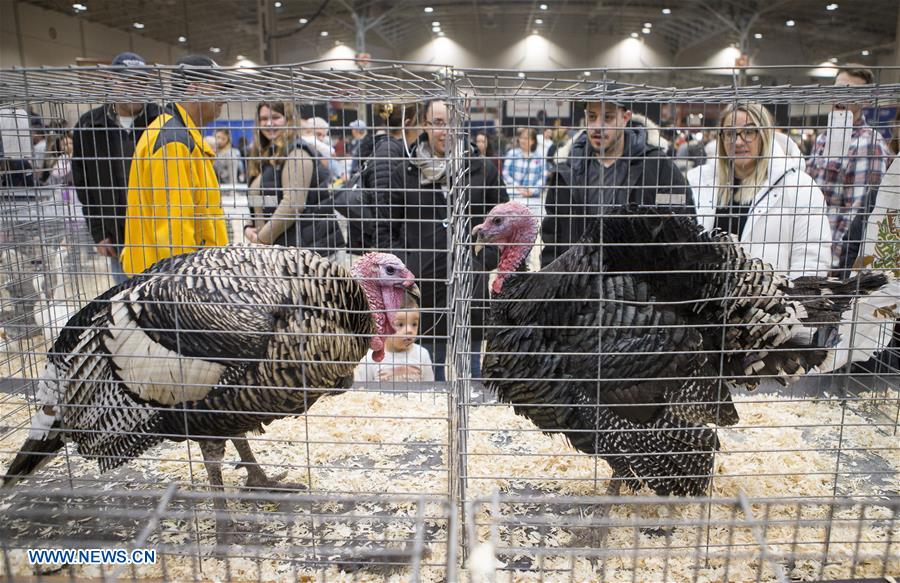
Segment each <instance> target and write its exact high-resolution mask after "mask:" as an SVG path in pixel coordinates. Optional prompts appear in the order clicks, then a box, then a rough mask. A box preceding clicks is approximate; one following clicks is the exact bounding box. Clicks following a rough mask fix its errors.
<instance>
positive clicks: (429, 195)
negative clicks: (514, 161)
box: [378, 134, 509, 343]
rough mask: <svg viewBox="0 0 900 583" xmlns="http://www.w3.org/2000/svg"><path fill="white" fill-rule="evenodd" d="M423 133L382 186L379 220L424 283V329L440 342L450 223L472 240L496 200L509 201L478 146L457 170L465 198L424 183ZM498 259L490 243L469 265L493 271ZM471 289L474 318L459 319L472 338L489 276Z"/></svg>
mask: <svg viewBox="0 0 900 583" xmlns="http://www.w3.org/2000/svg"><path fill="white" fill-rule="evenodd" d="M425 139H426V137H425V134H423V135H422V136H421V137H420V138H419V140H418V141H417V143H416V144H415V145H414V146H413V149H412V156H411V158H409V159H408V160H406V161H405V162H404V164H403V165H401V166H399V167H397V169H396V171H395V172H394V173H393V174H392V176H391V184H390V189H389V190H388V191H386V192H385V191H380V192H379V205H378V208H379V211H380V216H379V221H381V222H385V221H386V222H387V225H386V226H387V229H383V230H381V232H383V233H385V232H386V233H388V236H389V237H390V240H391V241H393V242H394V245H393V246H392V248H391V249H386V250H389V251H390V252H392V253H394V254H395V255H397V256H398V257H400V258H401V259H402V260H403V262H404V263H405V264H406V266H407V267H408V268H409V269H410V270H411V271H412V272H413V273H414V274H415V276H416V282H417V283H418V285H419V288H420V289H421V292H422V306H421V307H422V313H421V319H420V325H419V331H420V334H422V335H424V336H437V337H438V338H436V339H435V340H436V342H438V343H441V342H443V339H442V338H440V337H441V336H445V335H447V334H448V330H447V317H446V315H447V310H448V307H449V306H448V302H447V298H448V294H447V285H448V284H447V281H448V279H449V273H448V255H449V254H450V237H449V236H448V234H449V232H450V229H457V228H460V229H463V232H462V233H460V234H459V235H457V236H456V238H457V239H458V240H462V241H466V242H468V241H469V240H470V239H471V232H472V227H473V226H474V225H477V224H479V223H481V222H482V221H483V220H484V218H485V216H486V215H487V213H488V212H489V211H490V210H491V208H493V207H494V205H496V204H499V203H501V202H506V201H508V200H509V197H508V195H507V193H506V186H505V185H504V184H503V181H502V180H501V178H500V175H499V173H498V172H497V169H496V168H495V167H494V165H493V164H490V163H487V162H486V161H485V160H484V158H482V157H481V156H479V155H478V151H477V150H475V149H474V148H472V151H471V153H470V154H469V155H468V156H465V157H461V158H460V159H459V161H460V162H461V163H462V165H463V168H461V169H459V170H458V173H459V175H460V180H461V183H460V185H459V186H460V188H459V189H458V190H456V191H455V192H456V193H457V194H458V195H459V196H460V197H461V200H449V199H448V195H447V193H446V192H445V191H444V190H443V189H442V188H441V186H439V185H437V184H429V183H426V184H422V183H421V181H420V178H419V177H420V173H419V168H418V166H416V165H415V164H414V163H413V160H414V159H415V155H416V150H417V149H418V147H419V144H421V143H422V142H423V141H424V140H425ZM450 208H452V209H453V210H452V213H453V215H455V216H453V215H451V218H449V219H448V210H449V209H450ZM451 223H452V224H451ZM498 260H499V254H498V253H497V250H496V249H493V248H487V249H485V250H484V252H483V253H482V255H480V256H477V257H474V261H475V264H474V265H473V266H472V267H471V270H472V271H474V272H486V271H489V270H491V269H494V268H495V267H496V266H497V262H498ZM472 294H473V299H474V302H473V306H472V309H471V310H470V312H471V314H472V319H471V322H468V321H467V322H460V323H459V324H460V325H462V326H469V325H471V326H472V327H473V329H472V339H473V340H479V339H480V338H481V337H482V333H483V329H482V326H483V323H484V320H485V319H484V316H485V314H486V309H485V308H486V306H485V302H484V299H485V298H486V294H487V277H486V276H484V275H480V276H476V277H475V282H474V288H473V291H472ZM479 300H480V301H479ZM463 313H465V312H463Z"/></svg>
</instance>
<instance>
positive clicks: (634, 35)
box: [631, 32, 640, 38]
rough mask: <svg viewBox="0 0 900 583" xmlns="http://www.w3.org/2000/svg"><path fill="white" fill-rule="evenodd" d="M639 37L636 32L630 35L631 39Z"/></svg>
mask: <svg viewBox="0 0 900 583" xmlns="http://www.w3.org/2000/svg"><path fill="white" fill-rule="evenodd" d="M639 36H640V35H639V34H638V33H636V32H633V33H631V38H637V37H639Z"/></svg>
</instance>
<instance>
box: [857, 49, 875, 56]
mask: <svg viewBox="0 0 900 583" xmlns="http://www.w3.org/2000/svg"><path fill="white" fill-rule="evenodd" d="M860 54H861V55H862V56H864V57H868V56H869V55H871V54H872V53H870V52H869V49H863V52H861V53H860Z"/></svg>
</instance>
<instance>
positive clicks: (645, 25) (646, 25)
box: [644, 22, 653, 28]
mask: <svg viewBox="0 0 900 583" xmlns="http://www.w3.org/2000/svg"><path fill="white" fill-rule="evenodd" d="M644 28H653V23H652V22H645V23H644Z"/></svg>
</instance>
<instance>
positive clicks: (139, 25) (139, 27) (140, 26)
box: [131, 22, 144, 30]
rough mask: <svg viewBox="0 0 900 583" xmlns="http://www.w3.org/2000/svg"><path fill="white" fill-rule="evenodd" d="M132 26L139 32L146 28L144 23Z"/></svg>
mask: <svg viewBox="0 0 900 583" xmlns="http://www.w3.org/2000/svg"><path fill="white" fill-rule="evenodd" d="M131 26H133V27H135V28H136V29H138V30H141V29H142V28H144V23H143V22H135V23H134V24H132V25H131Z"/></svg>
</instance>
